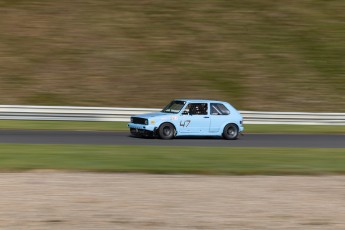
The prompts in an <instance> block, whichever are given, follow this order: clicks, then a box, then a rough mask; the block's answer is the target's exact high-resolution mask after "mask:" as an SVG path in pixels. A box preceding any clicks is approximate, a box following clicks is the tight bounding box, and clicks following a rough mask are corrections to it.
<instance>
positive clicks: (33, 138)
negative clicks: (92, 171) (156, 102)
mask: <svg viewBox="0 0 345 230" xmlns="http://www.w3.org/2000/svg"><path fill="white" fill-rule="evenodd" d="M0 143H17V144H19V143H22V144H96V145H146V146H208V147H217V146H219V147H290V148H291V147H294V148H345V135H326V134H324V135H321V134H320V135H314V134H245V135H244V136H240V138H239V139H238V140H235V141H229V140H224V139H221V138H214V137H211V138H198V137H195V138H178V139H173V140H161V139H158V138H149V139H148V138H134V137H131V136H130V135H129V132H104V131H102V132H95V131H35V130H0Z"/></svg>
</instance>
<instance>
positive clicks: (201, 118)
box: [179, 103, 210, 135]
mask: <svg viewBox="0 0 345 230" xmlns="http://www.w3.org/2000/svg"><path fill="white" fill-rule="evenodd" d="M179 126H180V127H179V131H180V132H181V133H184V134H190V135H204V134H208V132H209V128H210V116H209V112H208V104H207V103H190V104H188V105H187V106H186V108H185V111H183V113H182V115H181V118H180V122H179Z"/></svg>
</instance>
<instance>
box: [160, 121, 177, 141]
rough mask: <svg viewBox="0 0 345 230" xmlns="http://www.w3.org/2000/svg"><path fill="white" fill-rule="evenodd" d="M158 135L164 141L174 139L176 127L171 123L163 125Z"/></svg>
mask: <svg viewBox="0 0 345 230" xmlns="http://www.w3.org/2000/svg"><path fill="white" fill-rule="evenodd" d="M158 135H159V137H160V138H162V139H164V140H169V139H173V138H174V136H175V127H174V126H173V125H172V124H170V123H163V124H161V126H160V127H159V129H158Z"/></svg>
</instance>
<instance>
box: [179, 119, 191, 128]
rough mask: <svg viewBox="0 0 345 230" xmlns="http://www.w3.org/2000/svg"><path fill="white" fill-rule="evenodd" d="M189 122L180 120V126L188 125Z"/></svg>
mask: <svg viewBox="0 0 345 230" xmlns="http://www.w3.org/2000/svg"><path fill="white" fill-rule="evenodd" d="M189 124H190V120H185V121H184V122H182V121H180V126H182V127H186V128H187V127H188V125H189Z"/></svg>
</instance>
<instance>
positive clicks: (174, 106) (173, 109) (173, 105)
mask: <svg viewBox="0 0 345 230" xmlns="http://www.w3.org/2000/svg"><path fill="white" fill-rule="evenodd" d="M185 104H186V102H185V101H172V102H170V103H169V104H168V105H167V106H165V108H164V109H163V110H162V112H163V113H179V112H180V111H181V109H182V108H183V106H184V105H185Z"/></svg>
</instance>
